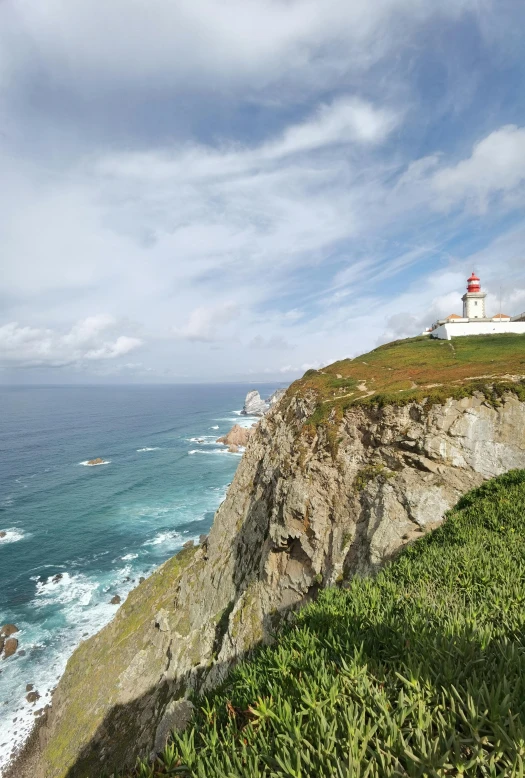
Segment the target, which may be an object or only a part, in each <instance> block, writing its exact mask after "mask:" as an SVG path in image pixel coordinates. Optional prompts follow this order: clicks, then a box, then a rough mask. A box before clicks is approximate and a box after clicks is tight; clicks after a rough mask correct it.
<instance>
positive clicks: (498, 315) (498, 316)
mask: <svg viewBox="0 0 525 778" xmlns="http://www.w3.org/2000/svg"><path fill="white" fill-rule="evenodd" d="M492 318H493V319H510V316H507V314H506V313H497V314H496V315H495V316H493V317H492Z"/></svg>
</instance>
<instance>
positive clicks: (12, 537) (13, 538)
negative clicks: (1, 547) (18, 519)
mask: <svg viewBox="0 0 525 778" xmlns="http://www.w3.org/2000/svg"><path fill="white" fill-rule="evenodd" d="M2 532H5V537H3V538H0V544H2V543H16V542H17V540H23V539H24V538H26V537H27V535H26V533H25V532H24V531H23V530H21V529H18V527H9V528H8V529H4V530H2Z"/></svg>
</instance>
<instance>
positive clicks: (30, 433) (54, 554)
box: [0, 384, 275, 771]
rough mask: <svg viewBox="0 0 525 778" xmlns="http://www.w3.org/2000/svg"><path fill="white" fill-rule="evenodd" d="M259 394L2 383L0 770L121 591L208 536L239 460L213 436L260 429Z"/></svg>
mask: <svg viewBox="0 0 525 778" xmlns="http://www.w3.org/2000/svg"><path fill="white" fill-rule="evenodd" d="M251 388H253V387H250V386H246V385H239V384H235V385H233V384H226V385H225V384H222V385H192V386H189V385H184V386H182V385H180V386H118V387H117V386H113V387H110V386H91V387H76V386H75V387H71V386H69V387H64V386H46V387H2V388H0V531H4V532H5V533H6V536H5V537H4V538H0V624H5V623H13V624H15V625H16V626H17V627H18V628H19V630H20V631H19V632H18V633H17V634H16V635H15V636H14V637H16V638H18V641H19V647H18V652H17V653H16V654H15V655H14V656H13V657H11V658H9V659H7V660H2V661H0V771H1V769H2V765H5V764H6V763H7V761H8V760H9V758H10V756H11V754H12V753H13V750H14V749H17V748H18V747H19V746H20V745H21V744H22V743H23V742H24V740H25V739H26V737H27V735H28V733H29V731H30V730H31V728H32V726H33V724H34V721H35V718H37V717H35V711H38V710H40V709H42V708H43V707H44V706H45V705H46V704H48V703H49V702H50V701H51V692H52V690H53V688H54V687H55V686H56V684H57V682H58V679H59V678H60V675H61V673H62V672H63V670H64V668H65V665H66V661H67V659H68V657H69V656H70V655H71V653H72V651H73V650H74V648H75V647H76V646H77V645H78V644H79V643H80V641H82V640H85V639H86V638H88V637H89V636H91V635H93V634H94V633H95V632H96V631H97V630H99V629H100V628H101V627H103V626H104V624H106V623H107V622H108V621H109V620H110V619H111V618H112V617H113V615H114V614H115V613H116V611H117V608H118V605H112V604H111V599H112V598H113V597H114V595H119V596H120V597H121V598H122V600H124V598H125V597H126V595H127V594H128V592H129V591H130V590H131V589H132V588H133V587H134V586H136V585H137V584H138V582H139V578H140V577H141V576H147V575H148V574H149V573H151V572H152V570H154V569H155V567H157V566H158V565H159V564H161V563H162V562H164V561H165V560H166V559H167V558H169V557H170V556H172V555H173V554H174V553H175V552H176V551H177V550H178V549H180V548H181V546H182V545H183V544H184V543H185V542H187V541H188V540H194V541H198V539H199V536H200V535H201V534H206V533H207V532H208V530H209V528H210V526H211V523H212V520H213V515H214V512H215V510H216V509H217V507H218V506H219V504H220V503H221V501H222V500H223V499H224V496H225V494H226V489H227V487H228V484H229V482H230V481H231V479H232V477H233V475H234V473H235V469H236V467H237V465H238V463H239V460H240V456H241V455H240V453H239V454H230V453H229V452H228V450H227V448H226V447H225V446H222V445H220V444H217V443H216V442H215V441H216V439H217V438H218V437H219V436H220V435H223V434H225V433H226V432H227V431H228V430H229V429H230V428H231V427H232V425H233V424H234V423H241V424H243V425H244V426H251V424H253V423H254V422H255V421H256V420H255V419H252V418H247V417H242V416H239V409H240V408H241V407H242V403H243V400H244V397H245V395H246V393H247V391H249V389H251ZM274 389H275V387H274V386H271V387H270V386H268V387H265V391H264V392H263V394H265V395H269V394H270V393H271V392H272V391H273V390H274ZM96 457H100V458H101V459H102V460H103V464H100V465H97V466H89V465H88V464H87V462H88V461H89V460H90V459H93V458H96ZM27 684H33V686H34V689H35V690H36V691H38V693H39V694H40V699H39V700H38V701H37V702H36V703H35V704H30V703H29V702H27V700H26V699H25V697H26V694H27V692H26V685H27Z"/></svg>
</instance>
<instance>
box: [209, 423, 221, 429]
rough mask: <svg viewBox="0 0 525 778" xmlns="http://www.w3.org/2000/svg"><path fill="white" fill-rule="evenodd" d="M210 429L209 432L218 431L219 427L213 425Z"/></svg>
mask: <svg viewBox="0 0 525 778" xmlns="http://www.w3.org/2000/svg"><path fill="white" fill-rule="evenodd" d="M210 429H211V430H218V429H219V425H218V424H215V425H214V426H213V427H210Z"/></svg>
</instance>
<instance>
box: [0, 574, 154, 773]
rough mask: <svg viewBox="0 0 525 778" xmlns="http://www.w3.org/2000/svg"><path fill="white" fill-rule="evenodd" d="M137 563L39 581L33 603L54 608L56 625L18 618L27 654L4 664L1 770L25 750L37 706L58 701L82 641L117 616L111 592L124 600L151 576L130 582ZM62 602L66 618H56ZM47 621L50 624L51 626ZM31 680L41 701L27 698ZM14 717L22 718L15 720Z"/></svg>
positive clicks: (50, 611) (50, 610) (51, 611)
mask: <svg viewBox="0 0 525 778" xmlns="http://www.w3.org/2000/svg"><path fill="white" fill-rule="evenodd" d="M130 572H131V566H130V565H126V566H125V567H124V568H120V569H118V570H112V571H111V572H108V573H105V574H103V575H102V576H101V577H99V578H95V577H94V576H93V577H92V576H88V575H82V574H79V575H76V574H71V573H69V572H64V573H63V574H62V577H61V578H60V579H58V580H56V577H55V576H49V577H48V578H47V579H45V580H42V579H41V578H40V577H36V576H31V580H33V581H36V592H35V598H34V600H33V602H32V603H31V605H32V606H33V607H35V608H39V609H40V608H42V609H48V614H49V615H47V614H46V622H47V620H48V619H49V620H50V623H51V624H52V625H53V626H51V627H48V628H46V626H44V627H42V625H39V626H38V627H37V628H35V626H34V625H32V624H29V623H24V622H21V621H17V625H18V626H19V628H20V632H19V633H18V634H17V637H19V638H21V645H23V647H24V649H25V650H26V652H27V653H26V655H25V656H20V655H17V654H15V655H14V656H13V657H12V658H10V659H8V660H6V662H5V663H3V665H2V670H3V674H2V681H3V684H5V690H6V691H5V693H6V695H7V698H8V701H9V704H8V706H6V707H5V708H4V707H2V708H1V710H0V713H1V714H2V722H1V734H0V774H1V772H2V768H3V767H4V766H5V765H7V764H8V762H9V759H10V755H11V751H12V750H13V749H16V748H19V747H20V746H21V745H22V744H23V743H24V742H25V740H26V739H27V737H28V736H29V734H30V732H31V730H32V728H33V725H34V723H35V721H36V717H35V715H34V713H35V710H38V709H40V708H44V707H45V706H46V705H48V704H50V703H51V702H52V699H51V693H52V690H53V689H54V687H55V686H56V684H57V679H58V678H59V677H60V675H61V674H62V673H63V672H64V669H65V666H66V663H67V660H68V659H69V657H70V656H71V654H72V652H73V650H74V649H75V648H76V646H78V645H79V643H81V642H82V640H85V639H86V638H88V637H91V635H93V634H95V633H96V632H98V631H99V630H100V629H102V627H103V626H104V625H105V624H107V623H108V621H109V620H110V619H111V618H112V617H113V616H114V613H115V606H114V605H111V603H110V599H111V597H110V596H109V593H110V592H111V593H115V592H118V594H120V596H121V597H122V600H124V599H125V597H126V596H127V595H128V593H129V591H130V590H131V589H132V588H133V586H134V585H136V583H137V581H138V576H139V575H147V574H148V573H149V572H151V570H150V569H148V570H143V571H140V572H139V571H137V570H135V571H134V576H133V577H134V578H135V582H133V581H129V582H125V581H124V580H123V579H124V576H126V575H129V574H130ZM57 605H60V613H61V614H62V617H63V621H60V620H59V621H58V622H57V621H55V619H56V613H57ZM46 622H44V624H46ZM28 681H30V682H32V683H34V684H35V689H36V690H37V691H38V693H39V694H40V699H39V700H38V702H37V703H36V705H31V704H30V703H28V702H27V701H26V700H25V693H26V692H25V684H26V683H27V682H28ZM13 719H16V721H14V720H13Z"/></svg>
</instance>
